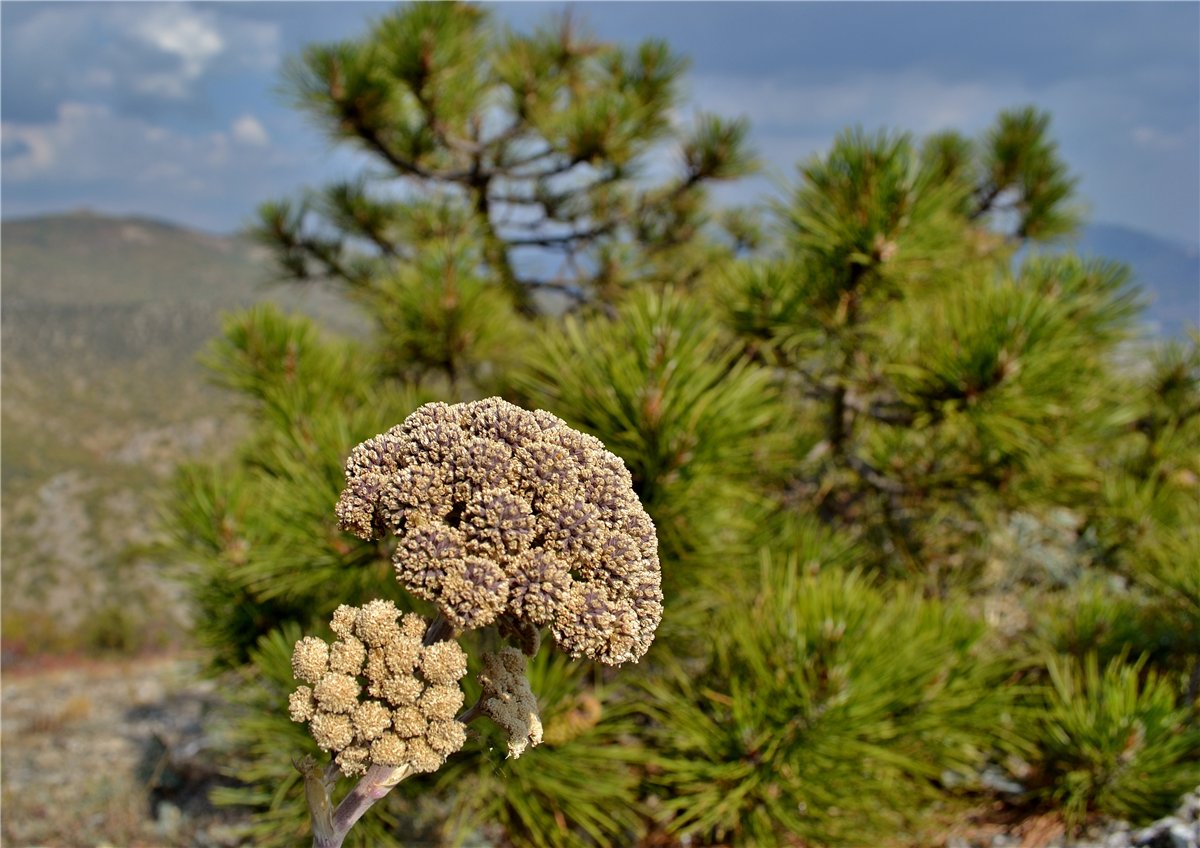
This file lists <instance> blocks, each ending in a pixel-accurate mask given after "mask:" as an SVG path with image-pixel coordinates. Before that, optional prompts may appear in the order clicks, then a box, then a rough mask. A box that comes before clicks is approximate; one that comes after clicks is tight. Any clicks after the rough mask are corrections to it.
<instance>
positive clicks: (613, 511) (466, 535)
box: [337, 398, 662, 665]
mask: <svg viewBox="0 0 1200 848" xmlns="http://www.w3.org/2000/svg"><path fill="white" fill-rule="evenodd" d="M337 515H338V520H339V522H340V524H341V526H342V528H343V529H346V530H348V531H350V532H353V533H355V534H356V535H358V536H360V537H362V538H375V537H377V536H380V535H382V534H385V533H392V534H394V535H396V536H397V537H398V539H399V544H398V545H397V547H396V552H395V556H394V563H395V566H396V574H397V577H398V579H399V580H400V582H401V583H403V584H404V586H405V587H406V588H407V589H408V590H409V591H411V592H412V593H413V594H415V595H417V596H419V597H422V598H425V599H427V600H430V601H433V602H434V603H436V604H437V605H438V607H439V608H440V610H441V612H442V614H443V615H444V616H445V617H446V619H447V620H449V621H450V622H451V624H453V625H454V626H455V627H457V628H459V629H463V630H465V629H471V628H476V627H483V626H486V625H488V624H491V623H493V622H495V621H496V620H497V619H498V618H500V617H501V616H503V617H505V618H511V619H516V620H520V621H524V622H527V623H529V624H532V625H534V626H535V627H549V628H550V631H551V633H552V634H553V635H554V639H555V641H556V642H557V643H558V644H559V645H560V646H561V647H562V648H563V649H565V650H566V651H568V652H569V653H570V654H571V655H572V656H575V657H578V656H581V655H585V656H587V657H590V658H592V659H595V660H599V661H600V662H605V663H608V664H610V665H619V664H620V663H623V662H626V661H637V660H638V659H639V658H640V657H641V656H642V655H643V654H644V653H645V652H646V650H647V649H648V648H649V647H650V643H651V641H652V640H653V639H654V630H655V628H656V627H657V626H658V622H659V619H660V618H661V617H662V591H661V588H660V582H661V575H660V572H659V563H658V539H657V536H656V534H655V530H654V524H653V523H652V522H651V521H650V518H649V516H648V515H646V512H645V510H644V509H642V505H641V503H640V502H639V501H638V499H637V496H636V495H635V494H634V491H633V483H632V479H631V478H630V476H629V472H628V470H627V469H626V468H625V465H624V464H623V463H622V462H621V460H620V459H618V458H617V457H616V456H614V455H613V454H612V453H609V452H608V451H607V450H605V449H604V445H603V444H601V443H600V441H599V440H597V439H595V438H593V437H591V436H588V435H585V434H583V433H580V432H577V431H575V430H572V429H571V428H570V427H568V426H567V425H566V424H565V423H564V422H563V421H562V420H561V419H559V418H556V417H555V416H553V415H551V414H549V413H547V412H542V411H536V412H528V411H526V410H524V409H521V408H520V407H517V406H513V405H512V404H510V403H507V402H505V401H503V400H501V399H500V398H488V399H486V400H480V401H474V402H471V403H462V404H456V405H453V406H450V405H447V404H444V403H431V404H426V405H425V406H423V407H421V408H420V409H418V410H417V411H416V412H414V413H413V414H412V415H410V416H409V417H408V418H407V419H405V421H404V423H402V424H400V425H398V426H396V427H393V428H392V429H391V430H389V431H388V432H386V433H383V434H382V435H379V436H376V437H375V438H373V439H368V440H367V441H365V442H363V443H362V444H360V445H359V446H358V447H356V448H355V449H354V451H353V452H352V453H351V454H350V458H349V459H348V460H347V462H346V488H345V490H344V491H343V492H342V496H341V498H340V500H339V501H338V505H337ZM362 638H363V641H364V642H366V643H367V644H368V645H372V644H374V643H372V642H371V640H370V639H367V638H366V637H362ZM529 641H530V640H526V642H529Z"/></svg>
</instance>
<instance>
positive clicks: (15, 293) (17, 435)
mask: <svg viewBox="0 0 1200 848" xmlns="http://www.w3.org/2000/svg"><path fill="white" fill-rule="evenodd" d="M0 243H2V244H0V246H2V248H3V254H2V256H3V261H2V265H0V297H2V301H3V309H2V310H0V325H2V330H3V333H2V336H0V347H2V355H0V370H2V374H3V382H2V385H3V394H4V396H3V403H2V404H0V418H2V420H3V443H2V457H3V503H4V510H3V538H4V542H5V544H4V547H3V580H4V588H5V590H6V591H5V592H4V595H3V603H4V617H3V636H4V640H5V644H6V646H7V645H9V644H10V643H13V642H16V643H22V644H26V645H30V646H36V650H40V651H53V650H55V649H56V648H64V647H66V648H74V647H80V645H81V644H84V645H86V644H92V643H97V642H99V643H102V644H109V643H111V642H112V641H113V640H124V639H130V638H133V639H136V640H142V641H143V642H148V643H149V644H151V645H153V644H155V643H156V641H157V640H159V638H160V637H162V638H169V636H165V635H164V634H171V633H175V632H177V631H178V628H177V626H176V624H177V618H178V616H179V615H181V614H182V613H181V608H180V606H179V604H178V603H177V601H176V600H175V599H174V594H173V589H172V584H171V583H170V581H168V580H165V579H164V577H163V574H162V567H161V563H158V562H156V561H154V560H153V559H152V558H147V557H146V556H145V555H144V554H138V553H137V550H138V549H139V548H138V546H144V545H145V544H146V543H147V542H151V541H153V540H154V538H155V537H156V535H157V533H158V532H159V530H158V528H157V525H156V520H155V516H156V515H157V514H158V512H159V509H160V502H161V500H162V498H163V496H164V493H165V492H166V491H167V487H168V486H169V480H170V476H171V474H172V472H173V469H174V468H175V466H176V465H177V464H178V462H180V461H181V460H185V459H187V458H188V457H196V456H201V455H205V456H212V455H214V454H217V453H219V452H220V451H222V450H227V449H228V447H229V445H231V444H233V443H235V442H236V433H237V432H238V430H239V429H240V426H241V425H240V420H239V418H238V416H237V415H236V414H235V412H234V409H233V404H232V402H231V399H230V398H229V397H227V396H226V395H224V394H223V393H221V392H219V391H217V390H216V389H214V388H213V387H212V386H211V385H209V382H208V380H207V378H206V375H205V373H204V371H203V369H202V368H201V367H200V366H199V365H198V364H197V361H196V360H197V355H198V354H199V353H200V351H202V350H203V349H204V348H205V346H206V345H207V344H208V342H209V341H210V340H211V339H212V338H213V337H215V336H216V335H217V334H218V333H219V332H220V327H221V316H222V314H223V313H227V312H232V311H236V310H238V309H240V308H243V307H246V306H249V305H250V304H252V303H254V302H256V301H261V300H264V299H272V300H275V301H277V302H279V303H280V304H281V305H283V306H284V308H285V309H289V310H291V311H304V312H307V313H309V314H316V315H319V316H321V317H329V318H332V320H333V323H335V324H340V325H341V326H343V327H344V326H346V323H347V320H348V309H347V307H346V305H345V304H344V302H343V301H342V300H341V299H339V298H337V297H335V296H333V295H329V294H327V293H325V294H322V293H321V292H319V291H317V290H315V289H312V290H308V289H303V288H301V287H295V286H286V287H269V286H267V283H268V281H269V279H270V273H271V269H270V266H269V264H268V253H267V251H266V250H265V249H263V248H261V247H259V246H257V245H255V244H253V243H252V242H250V241H248V240H246V239H243V238H239V237H236V236H218V235H211V234H205V233H199V232H196V231H194V230H189V229H187V228H184V227H180V226H176V225H174V224H171V223H168V222H164V221H156V220H150V219H145V218H138V217H112V216H106V215H98V214H91V213H85V214H80V213H71V214H65V215H50V216H43V217H37V218H26V219H17V220H6V221H4V222H3V223H2V224H0ZM131 546H133V547H131ZM131 634H132V635H131ZM125 647H130V646H125ZM132 647H136V645H135V646H132Z"/></svg>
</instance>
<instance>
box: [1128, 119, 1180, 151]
mask: <svg viewBox="0 0 1200 848" xmlns="http://www.w3.org/2000/svg"><path fill="white" fill-rule="evenodd" d="M1130 135H1131V137H1132V138H1133V141H1134V143H1135V144H1136V145H1137V146H1138V147H1141V148H1144V149H1146V150H1152V151H1170V150H1179V149H1181V148H1182V147H1183V146H1184V144H1185V143H1186V142H1185V140H1184V137H1183V134H1182V133H1173V132H1168V131H1166V130H1162V129H1159V128H1157V127H1151V126H1146V125H1144V124H1143V125H1142V126H1138V127H1134V129H1133V132H1132V133H1131V134H1130Z"/></svg>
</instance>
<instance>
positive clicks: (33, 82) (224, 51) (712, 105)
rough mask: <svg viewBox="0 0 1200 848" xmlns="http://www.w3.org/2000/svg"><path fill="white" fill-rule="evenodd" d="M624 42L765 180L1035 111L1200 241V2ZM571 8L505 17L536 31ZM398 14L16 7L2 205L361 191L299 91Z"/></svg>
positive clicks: (742, 9)
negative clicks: (298, 69) (300, 73)
mask: <svg viewBox="0 0 1200 848" xmlns="http://www.w3.org/2000/svg"><path fill="white" fill-rule="evenodd" d="M570 6H571V8H572V13H573V15H574V16H575V18H576V19H577V20H578V21H580V22H582V23H584V24H586V25H587V26H588V28H589V29H590V31H591V32H592V33H593V34H594V35H596V36H598V37H600V38H602V39H605V40H609V41H615V42H619V43H622V44H626V45H630V46H632V45H635V44H636V43H637V42H639V41H640V40H642V39H644V38H649V37H656V38H665V39H666V40H667V41H668V42H669V43H670V45H671V46H672V48H673V49H675V50H676V51H677V52H679V53H681V54H683V55H686V56H688V57H689V58H690V60H691V65H690V70H689V72H688V75H687V78H686V85H685V87H686V90H687V92H688V101H687V104H686V105H685V106H684V108H683V109H681V113H680V117H681V119H683V120H687V119H689V118H690V117H691V116H693V115H694V114H695V113H696V112H697V111H699V110H705V111H711V112H716V113H717V114H720V115H724V116H729V117H733V116H744V117H746V118H748V119H749V120H750V122H751V126H752V128H753V129H752V134H751V140H752V142H753V144H754V146H755V148H756V149H757V150H758V152H759V154H760V156H761V158H762V159H763V161H764V163H765V166H766V168H765V170H764V172H763V174H762V175H761V176H759V177H757V178H755V179H753V180H751V181H748V182H745V183H743V184H739V185H737V186H735V187H732V188H729V189H726V190H724V191H723V192H722V193H721V194H720V195H719V197H720V198H721V199H722V200H724V201H736V202H745V201H751V200H754V199H756V198H760V197H764V196H769V195H771V194H773V193H777V192H779V191H780V190H781V189H782V188H784V187H786V186H787V185H788V184H789V182H790V181H792V180H793V178H794V175H795V166H796V163H797V162H799V161H802V160H804V159H806V158H808V157H810V156H812V155H815V154H820V153H822V152H823V151H825V150H827V149H828V147H829V145H830V143H831V142H832V140H833V139H834V137H835V136H836V135H837V134H838V132H840V131H841V130H843V129H845V128H847V127H852V126H858V127H862V128H863V129H866V130H869V131H873V130H878V129H891V130H902V131H908V132H912V133H914V134H916V135H917V136H921V135H924V134H926V133H930V132H934V131H938V130H943V129H957V130H959V131H962V132H965V133H967V134H969V135H973V136H977V135H978V134H980V133H981V132H983V131H984V130H985V129H986V128H987V127H988V126H989V125H990V124H991V123H992V121H993V120H994V118H995V116H996V115H997V113H998V112H1000V111H1001V110H1002V109H1006V108H1010V107H1014V106H1020V105H1026V104H1032V105H1034V106H1037V107H1038V108H1041V109H1045V110H1047V111H1049V112H1050V113H1051V115H1052V124H1051V131H1052V133H1053V135H1054V137H1055V138H1056V139H1057V140H1058V142H1059V144H1060V150H1061V153H1062V155H1063V157H1064V159H1065V160H1066V161H1067V163H1068V164H1069V166H1070V167H1071V169H1072V171H1073V172H1074V173H1075V174H1076V175H1077V176H1078V177H1079V178H1080V182H1079V194H1080V197H1081V199H1082V200H1083V202H1084V203H1085V205H1086V208H1087V213H1088V217H1089V219H1090V220H1092V221H1096V222H1104V223H1115V224H1120V225H1124V226H1128V227H1132V228H1135V229H1138V230H1142V231H1144V232H1147V233H1150V234H1153V235H1157V236H1159V237H1165V238H1169V239H1172V240H1174V241H1177V242H1181V243H1183V244H1184V245H1186V246H1189V247H1190V248H1192V249H1195V247H1196V245H1197V242H1198V241H1200V3H1196V2H1172V3H1163V2H1159V3H1153V2H1145V3H1122V2H1104V3H1097V2H1065V3H1013V2H1008V3H903V2H896V3H868V2H856V3H815V2H813V3H808V2H803V3H802V2H793V3H721V2H713V3H695V2H675V3H650V2H647V3H577V4H570ZM563 7H564V4H562V3H557V2H553V3H551V2H547V3H501V4H491V5H490V8H491V9H492V11H493V12H494V14H495V15H496V17H497V18H498V19H499V20H500V21H501V22H502V23H505V24H507V25H509V26H512V27H514V28H516V29H518V30H525V29H529V28H531V27H533V26H535V25H537V24H538V23H540V22H543V21H545V20H546V19H547V18H548V17H549V16H552V15H554V14H555V13H556V12H560V11H561V10H562V8H563ZM389 8H391V4H380V3H356V2H341V3H336V4H335V3H327V2H313V3H290V2H266V3H241V2H229V3H108V2H88V3H65V2H52V3H51V2H13V0H6V2H4V3H2V4H0V25H2V33H0V38H2V43H0V64H2V68H0V72H2V77H0V84H2V92H0V95H2V99H0V119H2V130H0V141H2V153H3V159H2V162H3V165H2V168H0V211H2V213H3V215H4V217H16V216H25V215H30V214H40V213H45V212H57V211H65V210H70V209H78V208H90V209H93V210H97V211H103V212H110V213H120V214H139V215H147V216H152V217H158V218H164V219H167V220H171V221H175V222H177V223H181V224H185V225H189V226H193V227H198V228H201V229H205V230H208V231H212V232H230V231H233V230H235V229H237V228H239V227H241V226H243V225H245V224H247V223H248V222H249V221H250V219H251V217H252V215H253V212H254V209H255V208H256V207H257V206H258V204H260V203H261V202H263V201H265V200H269V199H278V198H283V197H288V196H293V195H295V194H296V193H297V192H299V191H300V190H302V189H303V188H304V187H306V186H317V185H321V184H323V183H325V182H327V181H329V180H331V179H335V178H338V177H345V176H348V175H349V174H351V173H354V171H355V170H356V169H357V168H359V167H360V166H361V164H362V162H363V160H362V159H361V158H360V157H359V156H358V154H355V153H353V152H351V151H349V150H347V149H345V148H341V147H335V146H333V145H331V144H330V143H329V142H328V141H327V140H326V137H325V136H324V135H323V134H322V133H321V131H320V130H319V129H318V128H317V127H315V126H314V125H312V124H311V123H309V121H308V120H307V119H306V118H305V117H303V116H301V115H300V114H298V113H297V112H295V111H294V110H293V109H292V108H291V107H290V106H289V105H288V103H287V100H286V98H285V97H284V96H283V95H282V94H281V92H280V90H279V80H280V69H281V65H282V63H283V62H284V61H285V59H286V58H287V57H288V56H291V55H294V54H296V53H297V52H298V51H299V50H300V49H301V48H302V47H303V46H304V45H305V44H308V43H311V42H314V41H331V40H337V39H342V38H353V37H355V36H358V35H361V34H362V33H364V32H365V31H366V30H367V28H368V27H369V25H370V22H371V20H372V19H374V18H377V17H378V16H380V15H382V14H384V13H385V12H386V11H388V9H389Z"/></svg>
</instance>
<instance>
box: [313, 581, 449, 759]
mask: <svg viewBox="0 0 1200 848" xmlns="http://www.w3.org/2000/svg"><path fill="white" fill-rule="evenodd" d="M330 627H331V628H332V630H333V632H334V633H335V634H336V635H337V637H338V638H337V639H336V640H335V641H334V642H333V644H331V645H330V644H326V643H325V642H324V641H323V640H321V639H318V638H316V637H313V636H306V637H304V638H303V639H301V640H300V641H299V642H297V643H296V647H295V651H294V652H293V654H292V672H293V674H295V676H296V679H297V680H300V681H303V682H304V683H305V684H308V685H304V686H300V687H299V688H298V689H296V691H295V692H293V693H292V695H291V698H290V700H289V711H290V713H291V717H292V720H293V721H299V722H308V728H309V732H310V733H312V736H313V739H315V740H316V742H317V744H318V745H319V746H320V747H321V748H322V749H323V750H326V751H330V752H332V753H334V754H336V762H337V764H338V767H339V768H340V769H341V770H342V772H343V773H344V774H346V775H353V774H361V773H363V772H365V771H366V770H367V768H368V767H369V766H371V765H386V766H408V767H409V768H410V769H411V770H412V771H413V772H431V771H436V770H437V769H438V768H440V767H441V765H442V763H444V762H445V761H446V757H448V756H449V755H450V754H453V753H454V752H455V751H458V750H459V749H460V748H462V746H463V743H464V742H466V738H467V735H466V728H465V727H464V726H463V724H462V723H461V722H459V721H458V720H457V718H456V717H457V715H458V713H459V711H460V710H461V709H462V706H463V692H462V688H461V687H460V686H459V680H460V679H461V678H462V677H463V675H465V674H466V673H467V657H466V654H464V653H463V650H462V648H461V647H459V645H458V643H456V642H435V643H434V644H432V645H423V644H422V639H423V637H424V635H425V630H426V621H425V620H424V619H423V618H421V617H420V616H418V615H413V614H411V613H409V614H406V615H404V616H403V618H401V616H400V611H399V610H398V609H396V605H395V604H393V603H392V602H391V601H371V602H369V603H367V604H364V605H363V606H362V607H361V608H357V607H351V606H346V605H345V604H343V605H342V606H340V607H338V608H337V610H336V611H335V612H334V614H333V620H332V622H331V623H330Z"/></svg>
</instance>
